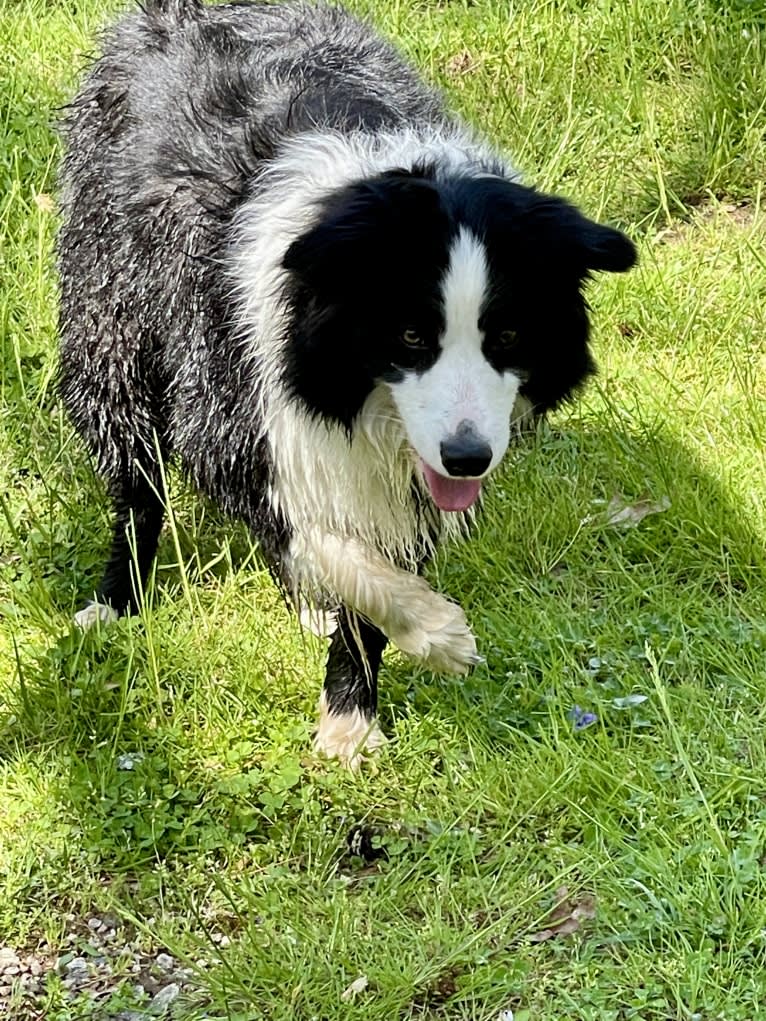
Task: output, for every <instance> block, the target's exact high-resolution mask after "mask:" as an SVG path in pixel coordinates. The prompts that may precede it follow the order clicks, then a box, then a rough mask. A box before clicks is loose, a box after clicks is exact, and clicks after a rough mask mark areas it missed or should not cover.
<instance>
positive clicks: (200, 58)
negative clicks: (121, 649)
mask: <svg viewBox="0 0 766 1021" xmlns="http://www.w3.org/2000/svg"><path fill="white" fill-rule="evenodd" d="M64 128H65V131H64V133H65V143H66V155H65V158H64V161H63V168H62V175H61V181H62V189H61V191H62V199H61V203H62V212H63V225H62V227H61V232H60V237H59V253H60V258H59V266H60V274H61V317H60V327H61V336H62V355H61V394H62V399H63V402H64V404H65V406H66V408H67V410H68V412H69V414H70V416H71V419H72V421H73V423H74V425H75V427H76V429H77V430H78V432H79V433H80V434H81V435H82V437H83V438H84V440H85V443H86V444H87V446H88V447H89V449H90V450H91V451H92V453H93V455H94V456H95V459H96V463H97V467H98V470H99V472H100V473H101V474H102V475H103V476H105V478H106V479H107V481H108V483H109V486H110V490H111V493H112V496H113V499H114V505H115V509H116V522H115V526H114V538H113V543H112V549H111V555H110V558H109V561H108V564H107V567H106V570H105V574H104V577H103V581H102V582H101V585H100V587H99V589H98V592H97V594H96V598H95V600H94V601H92V602H90V603H89V604H87V605H86V606H85V608H84V609H83V610H81V611H80V612H79V613H78V614H77V616H76V621H77V623H78V624H79V625H80V626H82V627H86V626H88V625H90V624H93V623H95V622H97V621H107V620H110V619H113V618H114V617H116V616H118V615H120V614H123V613H125V612H129V611H130V610H132V609H135V607H136V604H137V601H138V600H139V598H140V594H141V592H142V591H143V588H144V584H145V583H146V581H147V577H148V575H149V572H150V569H151V564H152V561H153V559H154V556H155V553H156V549H157V542H158V537H159V534H160V529H161V527H162V520H163V499H162V470H161V466H162V464H163V462H164V460H165V459H169V458H171V457H173V456H174V457H175V458H176V459H177V460H178V462H179V463H180V464H181V466H182V468H183V470H184V471H185V472H186V473H187V475H188V476H189V477H190V478H191V479H192V480H193V482H194V483H195V484H196V486H197V487H198V488H199V489H200V490H202V491H203V492H204V493H206V494H207V495H208V496H210V497H211V498H212V499H213V500H214V501H216V502H217V503H218V504H219V505H220V506H221V507H222V508H223V509H224V510H225V511H226V512H228V513H229V514H231V515H233V516H235V517H237V518H241V519H244V521H245V522H246V523H247V525H248V526H249V527H250V528H251V530H252V532H253V534H254V536H255V537H256V538H257V540H258V541H259V543H260V546H261V549H262V550H263V554H264V556H265V558H266V560H267V561H268V563H269V565H270V568H271V570H272V573H273V575H274V577H275V579H276V581H277V582H278V584H279V585H280V586H281V588H282V589H283V591H284V592H285V593H286V594H287V595H288V597H289V598H290V600H291V601H292V602H293V603H294V604H295V605H296V606H313V607H314V608H315V609H317V608H319V609H325V610H330V611H333V612H334V615H335V620H336V622H337V626H336V629H335V631H334V633H333V635H332V638H331V642H330V651H329V658H328V663H327V670H326V677H325V681H324V689H323V693H322V698H321V704H320V721H319V729H318V733H317V736H316V746H317V748H318V749H319V750H320V751H322V752H324V753H325V754H327V755H329V756H334V757H337V758H340V759H341V760H343V761H344V762H345V763H346V764H348V765H349V766H351V767H352V768H354V767H356V766H357V765H358V764H359V763H360V762H361V761H362V759H363V758H364V756H365V755H366V754H368V753H369V752H371V751H373V750H374V749H375V748H376V747H378V746H379V745H380V744H381V743H382V742H383V740H384V737H383V735H382V733H381V731H380V729H379V727H378V725H377V723H376V704H377V675H378V669H379V666H380V661H381V655H382V653H383V649H384V647H385V645H386V644H387V643H388V642H389V641H390V642H393V643H394V644H395V645H396V646H398V647H399V649H401V650H402V651H403V652H404V653H406V654H407V655H409V656H412V657H414V658H415V659H417V660H419V661H420V662H421V663H424V664H425V665H427V666H428V667H429V668H431V669H433V670H437V671H446V672H451V673H457V674H460V673H464V672H466V671H467V670H469V669H470V667H471V665H472V664H474V663H476V662H477V659H478V657H477V650H476V643H475V641H474V637H473V635H472V633H471V631H470V628H469V626H468V623H467V622H466V619H465V616H464V613H463V611H462V609H461V608H460V607H459V606H458V605H457V604H456V603H454V602H451V601H450V600H448V599H446V598H445V597H444V596H442V595H440V594H438V593H437V592H435V591H433V590H432V589H431V588H430V587H429V585H428V584H427V583H426V581H425V580H424V579H423V577H421V571H422V568H423V566H424V564H425V563H426V562H427V561H428V559H429V557H430V556H431V554H432V553H433V551H434V549H435V547H436V546H437V544H439V543H440V542H442V541H444V539H445V538H449V536H450V534H457V533H460V532H461V531H463V530H464V528H465V527H466V525H467V524H469V523H470V520H471V518H472V516H473V510H472V508H474V507H475V505H476V504H477V501H478V500H479V496H480V490H481V487H482V482H483V480H484V479H485V478H486V477H487V476H488V475H489V474H490V473H491V472H492V471H493V469H495V468H496V467H497V466H498V464H499V463H500V462H501V460H502V458H503V455H504V453H505V451H506V448H507V446H508V443H509V438H510V435H511V431H512V429H513V428H515V427H516V426H517V425H518V424H520V423H521V422H522V421H523V420H525V419H527V420H528V419H531V418H533V417H534V416H537V415H541V414H543V413H544V412H546V411H547V410H548V409H551V408H554V407H556V405H558V404H559V403H560V402H561V401H562V400H564V399H566V398H567V397H569V396H570V395H571V394H572V393H573V392H574V391H575V390H576V389H577V388H578V387H579V386H580V385H581V384H582V383H583V381H584V380H585V379H586V377H587V376H588V375H589V373H591V372H592V371H593V362H592V360H591V356H590V354H589V351H588V315H587V305H586V303H585V300H584V297H583V287H584V284H585V282H586V281H587V279H588V276H589V274H590V273H591V272H592V271H594V270H612V271H618V272H619V271H623V270H627V269H628V268H629V267H630V266H631V265H632V264H633V262H634V260H635V250H634V247H633V244H632V243H631V242H630V241H629V240H628V239H627V238H626V237H625V236H624V235H623V234H621V233H620V232H618V231H616V230H614V229H612V228H610V227H607V226H601V225H599V224H597V223H594V222H592V221H591V220H589V219H586V218H585V217H584V216H583V215H582V214H581V213H579V212H578V211H577V210H576V209H575V208H574V207H573V206H571V205H569V204H568V203H567V202H565V201H563V200H562V199H560V198H556V197H552V196H550V195H545V194H541V193H540V192H539V191H536V190H534V189H533V188H531V187H527V186H525V185H524V184H522V183H520V182H519V180H518V177H517V175H516V173H515V172H514V171H513V170H512V169H511V168H510V167H509V166H508V165H507V164H506V163H505V162H504V160H503V159H502V158H501V157H500V156H499V155H498V154H497V153H495V152H494V151H493V150H492V149H491V148H490V147H488V146H487V145H486V144H484V143H483V142H482V141H480V140H478V139H477V138H476V137H475V135H474V133H473V132H472V131H471V130H470V129H469V128H467V127H466V126H465V125H464V124H462V123H461V122H460V121H459V120H458V119H456V118H455V117H454V116H452V115H451V114H450V113H449V112H447V111H446V110H445V108H444V106H443V105H442V101H441V99H440V97H439V96H438V95H437V94H436V93H435V92H433V91H432V90H431V89H430V88H428V87H427V86H425V85H424V84H422V82H421V81H420V79H419V77H418V76H417V74H416V73H415V71H413V69H412V68H411V67H410V66H409V65H408V64H407V63H406V62H405V61H404V60H403V59H402V57H401V56H400V55H399V54H398V53H397V52H396V51H395V50H394V49H393V48H392V47H391V46H390V45H389V44H388V43H387V42H384V41H382V40H381V39H380V38H379V37H378V36H377V35H376V34H375V33H374V32H373V31H372V30H371V28H370V27H369V26H368V25H366V24H364V23H362V22H361V21H359V20H357V19H355V18H353V17H351V16H350V15H349V14H347V13H345V12H344V11H343V10H342V9H339V8H335V7H328V6H321V5H320V6H311V5H304V4H284V5H281V4H280V5H271V4H265V3H263V4H261V3H254V4H246V3H224V4H221V5H220V6H205V5H204V4H203V3H201V2H200V0H145V2H144V4H143V7H142V9H141V10H140V11H137V12H136V13H132V14H129V15H128V16H126V17H125V18H124V19H123V20H122V21H120V22H119V23H118V24H117V25H116V26H115V27H113V28H112V29H111V30H109V31H108V32H107V33H106V36H105V40H104V48H103V55H102V56H101V57H100V59H98V60H97V61H96V62H95V63H94V65H93V66H92V68H91V69H90V71H89V73H88V74H87V77H86V79H85V81H84V84H83V86H82V88H81V90H80V92H79V94H78V95H77V97H76V98H75V99H74V101H73V103H72V104H71V106H70V108H69V111H68V115H67V118H66V122H65V125H64Z"/></svg>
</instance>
